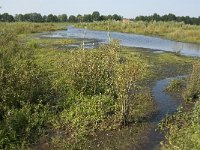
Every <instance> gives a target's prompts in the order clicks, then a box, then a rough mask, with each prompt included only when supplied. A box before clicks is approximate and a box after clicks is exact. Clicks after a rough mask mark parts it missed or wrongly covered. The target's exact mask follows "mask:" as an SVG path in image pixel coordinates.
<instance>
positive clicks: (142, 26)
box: [75, 21, 200, 43]
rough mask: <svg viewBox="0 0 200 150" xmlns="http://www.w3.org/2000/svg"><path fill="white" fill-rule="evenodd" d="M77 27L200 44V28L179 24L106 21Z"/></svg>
mask: <svg viewBox="0 0 200 150" xmlns="http://www.w3.org/2000/svg"><path fill="white" fill-rule="evenodd" d="M75 26H76V27H80V28H84V27H87V28H88V29H94V30H104V31H119V32H125V33H137V34H144V35H154V36H160V37H163V38H167V39H172V40H177V41H182V42H191V43H200V35H199V32H200V26H196V25H186V24H184V23H178V22H172V21H170V22H162V21H159V22H156V21H151V22H143V21H137V22H136V21H133V22H129V23H123V22H116V21H106V22H93V23H79V24H76V25H75Z"/></svg>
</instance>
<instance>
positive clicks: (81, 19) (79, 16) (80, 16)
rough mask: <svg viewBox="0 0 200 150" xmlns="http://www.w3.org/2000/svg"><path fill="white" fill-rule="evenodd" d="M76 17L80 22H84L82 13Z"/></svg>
mask: <svg viewBox="0 0 200 150" xmlns="http://www.w3.org/2000/svg"><path fill="white" fill-rule="evenodd" d="M76 18H77V21H78V22H82V21H83V16H82V15H80V14H78V15H77V17H76Z"/></svg>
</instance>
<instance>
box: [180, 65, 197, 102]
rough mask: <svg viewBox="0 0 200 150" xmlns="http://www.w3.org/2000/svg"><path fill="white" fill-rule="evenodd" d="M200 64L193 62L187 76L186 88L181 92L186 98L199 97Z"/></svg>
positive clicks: (193, 98)
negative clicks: (189, 73)
mask: <svg viewBox="0 0 200 150" xmlns="http://www.w3.org/2000/svg"><path fill="white" fill-rule="evenodd" d="M199 73H200V64H199V63H197V64H194V65H193V70H192V73H191V75H190V77H189V78H188V81H187V86H186V90H185V92H184V94H183V96H184V98H185V99H186V100H195V99H198V98H199V97H200V74H199Z"/></svg>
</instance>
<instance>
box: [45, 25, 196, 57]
mask: <svg viewBox="0 0 200 150" xmlns="http://www.w3.org/2000/svg"><path fill="white" fill-rule="evenodd" d="M107 35H108V34H107V32H105V31H92V30H87V29H79V28H73V27H68V30H66V31H55V32H51V33H50V34H46V35H43V36H45V37H53V38H87V39H97V40H100V41H101V43H107V42H108V36H107ZM110 36H111V38H112V39H118V40H120V42H121V45H123V46H129V47H142V48H149V49H156V50H163V51H172V52H175V51H180V52H181V54H183V55H188V56H198V57H200V45H198V44H191V43H182V42H176V41H171V40H166V39H162V38H158V37H151V36H144V35H137V34H127V33H119V32H110Z"/></svg>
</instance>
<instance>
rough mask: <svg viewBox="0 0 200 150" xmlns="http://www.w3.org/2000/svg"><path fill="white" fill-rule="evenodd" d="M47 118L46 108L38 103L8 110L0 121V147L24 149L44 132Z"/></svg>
mask: <svg viewBox="0 0 200 150" xmlns="http://www.w3.org/2000/svg"><path fill="white" fill-rule="evenodd" d="M48 118H49V117H48V109H47V108H45V107H44V106H42V105H40V104H39V105H25V106H23V107H22V108H21V109H10V110H8V111H7V113H6V114H5V115H4V119H3V121H1V123H0V149H8V150H9V149H17V148H18V149H22V148H24V149H26V148H27V147H28V146H30V144H33V143H35V142H36V141H37V140H38V137H39V136H41V135H42V134H43V133H44V128H45V125H47V122H48Z"/></svg>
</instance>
